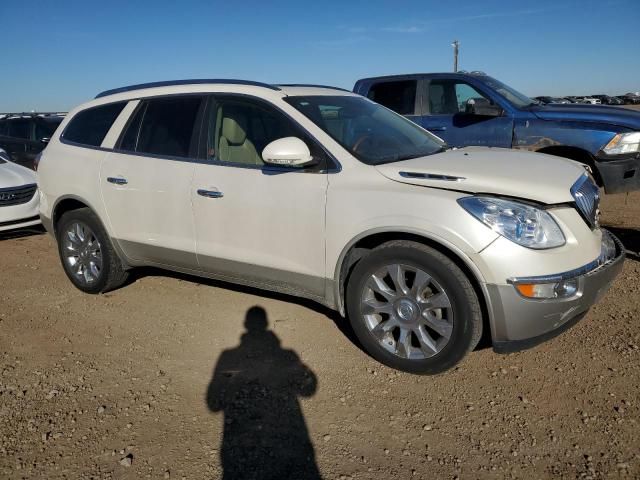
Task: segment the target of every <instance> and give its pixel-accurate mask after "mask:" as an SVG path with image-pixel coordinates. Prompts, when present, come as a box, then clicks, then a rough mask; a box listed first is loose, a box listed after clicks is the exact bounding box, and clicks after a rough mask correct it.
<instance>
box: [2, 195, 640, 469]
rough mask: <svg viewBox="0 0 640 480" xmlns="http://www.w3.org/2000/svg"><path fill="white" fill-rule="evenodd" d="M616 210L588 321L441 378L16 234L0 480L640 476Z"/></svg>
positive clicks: (333, 333)
mask: <svg viewBox="0 0 640 480" xmlns="http://www.w3.org/2000/svg"><path fill="white" fill-rule="evenodd" d="M603 210H604V220H605V223H607V224H609V225H612V226H614V227H615V231H616V233H618V234H619V235H620V236H621V238H622V239H623V241H624V242H625V245H626V246H627V248H628V249H629V251H630V254H629V256H628V259H627V260H626V262H625V265H624V271H623V273H622V275H621V276H620V278H619V279H618V280H617V281H616V283H615V285H614V286H613V288H612V290H611V291H610V292H609V293H608V295H607V296H606V297H605V298H604V300H603V301H602V302H601V303H600V304H599V305H597V306H596V307H595V308H594V309H593V310H592V311H591V312H590V313H589V314H588V315H587V317H586V318H585V319H584V320H583V321H582V322H581V323H579V324H578V325H577V326H575V327H574V328H573V329H571V330H569V331H568V332H566V333H565V334H564V335H562V336H560V337H558V338H556V339H554V340H552V341H550V342H548V343H546V344H543V345H541V346H539V347H537V348H536V349H533V350H529V351H525V352H520V353H516V354H511V355H506V356H501V355H497V354H495V353H493V351H492V350H491V349H489V348H485V349H481V350H478V351H475V352H473V353H471V354H470V355H469V356H468V357H467V358H466V360H465V361H464V362H463V363H462V364H461V365H460V366H459V367H458V368H456V369H454V370H453V371H450V372H447V373H445V374H442V375H439V376H435V377H418V376H413V375H408V374H403V373H399V372H395V371H392V370H390V369H388V368H385V367H383V366H382V365H380V364H378V363H376V362H375V361H373V360H372V359H370V358H369V357H367V356H366V355H365V354H364V353H363V352H362V351H361V350H360V349H359V348H358V347H357V346H356V345H355V343H354V342H353V341H352V339H351V336H350V334H349V332H348V329H346V328H345V327H344V322H343V321H342V320H341V319H340V318H339V317H337V316H336V315H335V314H333V313H331V312H329V311H327V310H326V309H324V308H322V307H319V306H318V305H315V304H313V303H310V302H305V301H300V300H296V299H294V298H290V297H286V296H280V295H273V294H269V293H265V292H260V291H257V290H252V289H245V288H238V287H233V286H231V285H227V284H222V283H218V282H210V281H202V280H199V279H195V278H190V277H185V276H180V275H173V274H166V273H162V272H158V271H153V270H145V271H143V272H139V273H138V275H137V276H136V278H135V279H134V281H133V282H132V283H131V284H130V285H128V286H126V287H124V288H122V289H120V290H117V291H114V292H111V293H109V294H106V295H99V296H90V295H84V294H82V293H80V292H79V291H77V290H75V289H74V288H73V287H72V286H71V284H70V283H69V282H68V281H67V279H66V277H65V276H64V273H63V272H62V269H61V267H60V266H59V262H58V258H57V254H56V250H55V245H54V242H53V241H52V239H51V238H50V237H49V236H48V235H44V234H28V233H26V232H22V233H21V234H14V235H5V236H4V237H2V239H1V240H0V271H1V272H2V275H1V276H0V331H1V332H2V335H1V337H0V478H16V479H17V478H48V479H56V478H70V479H78V478H100V479H102V478H127V479H137V478H178V479H181V478H187V479H202V478H221V477H222V476H223V472H226V476H225V478H238V476H239V474H238V472H244V473H245V474H246V475H247V477H248V478H288V477H290V478H298V479H304V478H325V479H352V478H353V479H367V478H527V479H530V478H551V477H553V478H557V477H559V478H638V477H640V436H639V433H638V432H639V431H640V425H639V422H640V395H639V385H640V362H639V360H640V350H639V345H640V325H639V324H638V321H637V319H638V315H639V313H640V301H639V300H638V295H639V294H640V257H639V256H638V254H637V252H638V250H640V230H639V229H640V221H639V219H640V193H635V194H632V195H616V196H608V197H606V198H605V200H604V204H603ZM634 252H636V253H634ZM258 378H259V379H260V382H258V381H257V379H258ZM229 392H232V393H233V394H232V395H231V394H230V393H229Z"/></svg>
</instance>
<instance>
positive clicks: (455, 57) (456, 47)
mask: <svg viewBox="0 0 640 480" xmlns="http://www.w3.org/2000/svg"><path fill="white" fill-rule="evenodd" d="M451 46H452V47H453V73H457V71H458V50H459V48H460V42H459V41H458V40H454V41H453V43H452V44H451Z"/></svg>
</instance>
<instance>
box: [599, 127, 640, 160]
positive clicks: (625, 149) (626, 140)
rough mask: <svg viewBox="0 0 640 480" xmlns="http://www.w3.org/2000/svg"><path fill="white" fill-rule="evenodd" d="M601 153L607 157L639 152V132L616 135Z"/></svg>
mask: <svg viewBox="0 0 640 480" xmlns="http://www.w3.org/2000/svg"><path fill="white" fill-rule="evenodd" d="M602 151H603V152H604V153H606V154H607V155H623V154H625V153H636V152H640V132H627V133H618V134H617V135H616V136H615V137H613V138H612V139H611V141H610V142H609V143H607V145H606V146H605V147H604V148H603V149H602Z"/></svg>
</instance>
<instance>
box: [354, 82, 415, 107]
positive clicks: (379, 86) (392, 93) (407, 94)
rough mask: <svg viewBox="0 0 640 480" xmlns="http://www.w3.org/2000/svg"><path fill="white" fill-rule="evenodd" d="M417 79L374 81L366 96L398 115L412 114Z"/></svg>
mask: <svg viewBox="0 0 640 480" xmlns="http://www.w3.org/2000/svg"><path fill="white" fill-rule="evenodd" d="M417 84H418V82H417V80H403V81H394V82H381V83H376V84H375V85H373V86H372V87H371V89H370V90H369V94H368V95H367V97H368V98H370V99H371V100H373V101H374V102H376V103H379V104H380V105H384V106H385V107H387V108H389V109H391V110H393V111H394V112H396V113H399V114H400V115H413V114H414V113H415V108H416V88H417Z"/></svg>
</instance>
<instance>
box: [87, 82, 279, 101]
mask: <svg viewBox="0 0 640 480" xmlns="http://www.w3.org/2000/svg"><path fill="white" fill-rule="evenodd" d="M206 83H227V84H231V85H251V86H254V87H264V88H268V89H270V90H280V89H279V88H278V87H276V86H273V85H269V84H268V83H261V82H252V81H250V80H235V79H220V78H214V79H206V78H196V79H192V80H168V81H164V82H151V83H139V84H137V85H129V86H128V87H120V88H114V89H112V90H105V91H104V92H100V93H99V94H98V95H96V97H95V98H101V97H106V96H107V95H114V94H116V93H123V92H131V91H133V90H142V89H143V88H155V87H172V86H175V85H202V84H206Z"/></svg>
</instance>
